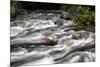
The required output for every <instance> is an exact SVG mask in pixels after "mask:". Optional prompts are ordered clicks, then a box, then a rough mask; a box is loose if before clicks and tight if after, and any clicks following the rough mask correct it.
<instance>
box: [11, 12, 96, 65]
mask: <svg viewBox="0 0 100 67" xmlns="http://www.w3.org/2000/svg"><path fill="white" fill-rule="evenodd" d="M66 16H67V17H70V16H69V15H67V14H66V15H65V14H64V12H63V11H62V12H59V11H58V12H57V11H56V12H52V11H51V12H50V11H47V12H41V11H40V12H39V11H38V12H35V11H34V12H32V13H30V14H28V15H20V16H18V17H17V18H16V19H15V20H13V21H11V36H10V37H11V46H15V45H12V44H15V43H16V42H17V43H18V42H19V41H21V40H22V41H25V43H27V42H34V43H35V42H36V43H39V44H38V45H34V44H32V43H30V44H31V45H29V44H28V46H27V47H28V48H25V47H21V46H16V47H17V48H16V47H14V49H13V48H11V65H12V66H24V65H26V66H27V65H40V64H58V63H62V64H63V63H76V62H94V61H95V33H94V32H89V31H85V30H81V29H80V30H75V27H76V25H75V23H74V22H73V20H68V19H65V18H66ZM43 37H47V38H48V39H50V40H52V41H54V42H56V43H53V44H54V45H49V46H48V44H45V45H43V44H41V42H42V41H43V40H42V39H41V38H43ZM43 42H44V41H43ZM20 43H23V42H20ZM25 43H24V44H25ZM25 45H27V44H25ZM29 46H30V47H29Z"/></svg>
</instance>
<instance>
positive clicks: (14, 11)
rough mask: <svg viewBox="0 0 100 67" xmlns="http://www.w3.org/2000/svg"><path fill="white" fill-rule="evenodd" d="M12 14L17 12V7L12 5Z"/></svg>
mask: <svg viewBox="0 0 100 67" xmlns="http://www.w3.org/2000/svg"><path fill="white" fill-rule="evenodd" d="M11 14H12V15H15V14H16V8H15V7H14V6H11Z"/></svg>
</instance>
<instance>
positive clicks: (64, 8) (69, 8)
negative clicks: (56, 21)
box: [60, 5, 72, 11]
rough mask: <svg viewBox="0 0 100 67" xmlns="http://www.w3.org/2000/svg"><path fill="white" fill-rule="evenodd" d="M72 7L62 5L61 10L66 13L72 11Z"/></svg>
mask: <svg viewBox="0 0 100 67" xmlns="http://www.w3.org/2000/svg"><path fill="white" fill-rule="evenodd" d="M71 7H72V5H61V8H60V9H61V10H64V11H70V10H71Z"/></svg>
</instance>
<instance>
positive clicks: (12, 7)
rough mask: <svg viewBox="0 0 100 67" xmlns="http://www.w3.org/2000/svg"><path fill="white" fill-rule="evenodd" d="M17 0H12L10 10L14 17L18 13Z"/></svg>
mask: <svg viewBox="0 0 100 67" xmlns="http://www.w3.org/2000/svg"><path fill="white" fill-rule="evenodd" d="M16 11H17V10H16V1H13V0H11V8H10V12H11V16H12V17H14V16H15V15H16Z"/></svg>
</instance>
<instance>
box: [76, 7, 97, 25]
mask: <svg viewBox="0 0 100 67" xmlns="http://www.w3.org/2000/svg"><path fill="white" fill-rule="evenodd" d="M74 21H75V23H76V24H77V25H79V26H94V25H95V10H94V9H93V7H88V6H79V7H78V12H77V15H76V16H75V18H74Z"/></svg>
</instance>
